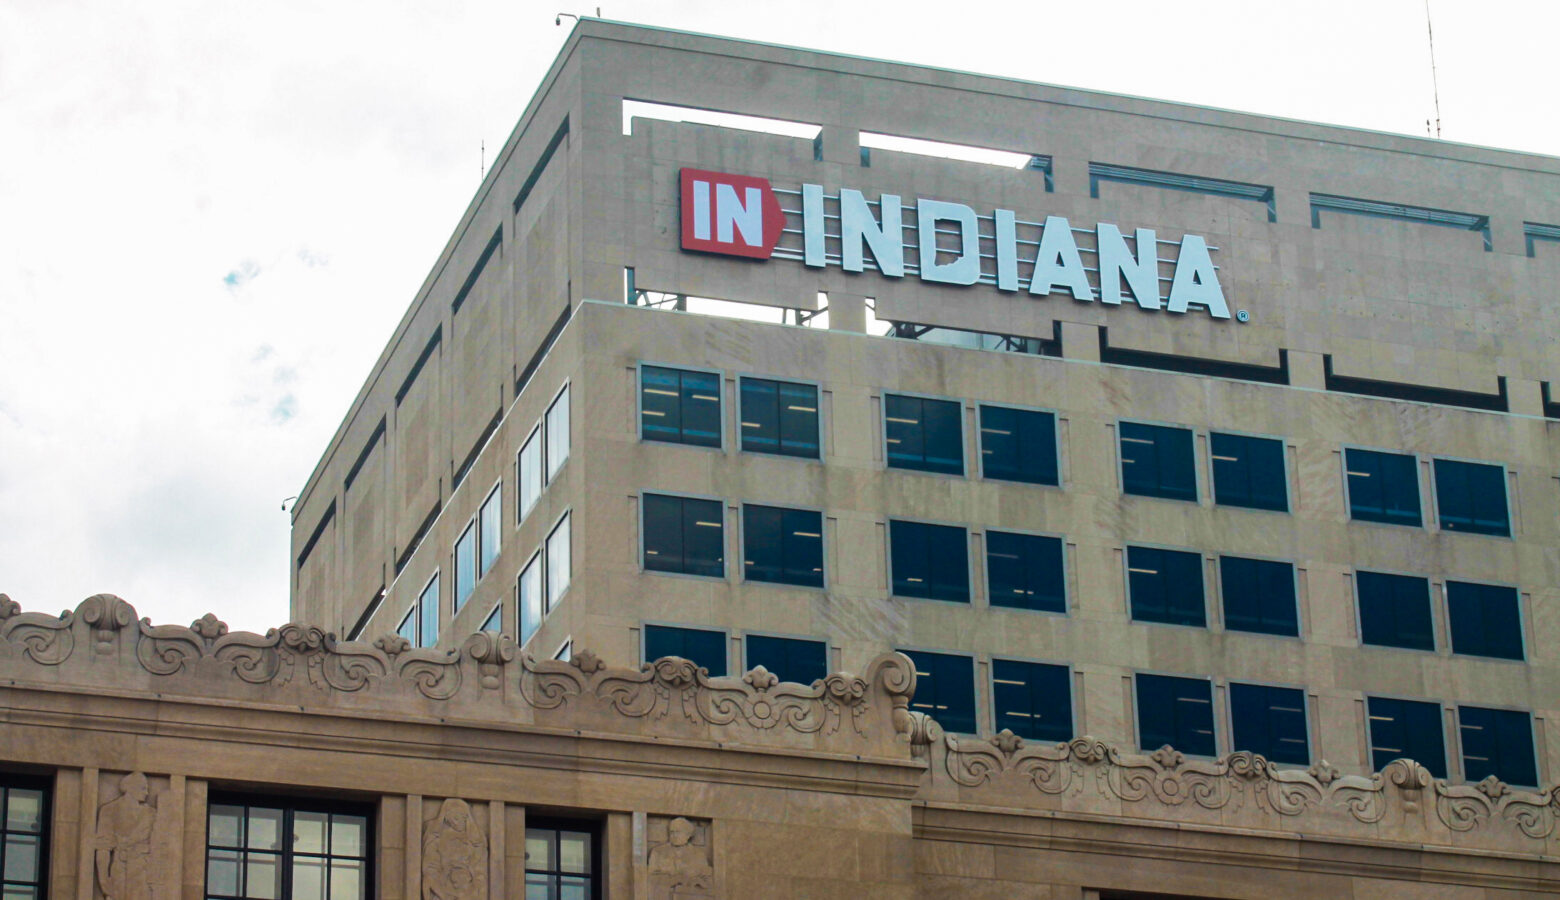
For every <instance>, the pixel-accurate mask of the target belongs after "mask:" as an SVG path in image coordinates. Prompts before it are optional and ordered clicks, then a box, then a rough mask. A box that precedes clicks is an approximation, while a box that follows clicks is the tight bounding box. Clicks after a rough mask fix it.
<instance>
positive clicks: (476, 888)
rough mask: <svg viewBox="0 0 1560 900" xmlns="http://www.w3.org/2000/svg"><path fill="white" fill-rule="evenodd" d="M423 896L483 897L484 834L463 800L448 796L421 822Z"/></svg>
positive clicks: (434, 899) (433, 899)
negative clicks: (431, 816) (429, 818)
mask: <svg viewBox="0 0 1560 900" xmlns="http://www.w3.org/2000/svg"><path fill="white" fill-rule="evenodd" d="M422 895H423V900H487V895H488V850H487V837H486V836H485V835H484V834H483V833H482V828H481V826H479V825H478V824H477V820H476V819H475V818H473V817H472V815H471V806H470V805H469V804H467V803H466V801H464V800H460V799H456V798H453V797H452V798H450V799H448V800H445V801H444V802H443V803H442V804H440V806H439V815H438V816H437V817H435V818H434V819H433V820H432V821H430V822H428V823H427V824H426V825H424V826H423V864H422Z"/></svg>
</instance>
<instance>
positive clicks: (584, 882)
mask: <svg viewBox="0 0 1560 900" xmlns="http://www.w3.org/2000/svg"><path fill="white" fill-rule="evenodd" d="M558 900H590V879H589V878H567V877H565V878H561V879H559V883H558Z"/></svg>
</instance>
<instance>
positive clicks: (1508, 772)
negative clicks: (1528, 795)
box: [1457, 706, 1538, 787]
mask: <svg viewBox="0 0 1560 900" xmlns="http://www.w3.org/2000/svg"><path fill="white" fill-rule="evenodd" d="M1457 730H1458V732H1459V733H1460V735H1461V737H1462V757H1463V777H1464V778H1466V779H1467V780H1468V781H1470V782H1478V781H1483V780H1484V779H1485V778H1487V777H1488V776H1490V775H1494V776H1495V777H1496V778H1499V779H1500V780H1501V781H1504V782H1506V783H1507V784H1517V785H1525V786H1527V787H1537V786H1538V760H1537V758H1536V757H1535V756H1534V755H1533V717H1532V716H1531V715H1529V714H1528V713H1525V712H1522V711H1520V710H1514V709H1484V708H1481V707H1478V706H1459V707H1458V708H1457Z"/></svg>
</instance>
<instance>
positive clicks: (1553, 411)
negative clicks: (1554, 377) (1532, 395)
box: [1539, 381, 1560, 419]
mask: <svg viewBox="0 0 1560 900" xmlns="http://www.w3.org/2000/svg"><path fill="white" fill-rule="evenodd" d="M1539 390H1540V391H1541V392H1542V393H1543V395H1544V415H1545V416H1546V417H1548V418H1551V419H1560V402H1557V401H1556V400H1555V398H1554V395H1553V393H1552V392H1553V390H1554V389H1553V388H1552V387H1550V382H1547V381H1543V382H1540V383H1539Z"/></svg>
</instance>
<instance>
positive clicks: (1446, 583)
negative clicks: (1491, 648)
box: [1430, 575, 1533, 709]
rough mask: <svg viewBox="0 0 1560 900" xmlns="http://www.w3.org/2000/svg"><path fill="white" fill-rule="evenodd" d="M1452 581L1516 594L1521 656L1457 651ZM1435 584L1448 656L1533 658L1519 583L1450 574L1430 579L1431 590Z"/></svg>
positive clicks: (1502, 660) (1523, 660) (1488, 659)
mask: <svg viewBox="0 0 1560 900" xmlns="http://www.w3.org/2000/svg"><path fill="white" fill-rule="evenodd" d="M1454 581H1455V582H1457V583H1459V584H1467V585H1472V586H1474V587H1481V588H1487V587H1492V588H1508V589H1510V590H1511V591H1512V593H1514V594H1516V604H1517V638H1518V639H1519V640H1520V641H1521V642H1522V656H1521V657H1520V658H1517V659H1512V658H1511V657H1509V656H1484V655H1482V654H1477V653H1459V652H1458V651H1457V642H1456V640H1455V635H1453V633H1452V591H1451V584H1452V582H1454ZM1437 584H1439V585H1440V602H1441V609H1442V611H1443V612H1444V613H1445V616H1446V652H1447V654H1448V655H1449V656H1451V657H1452V658H1454V659H1478V660H1483V661H1485V662H1493V663H1516V664H1519V665H1527V664H1528V663H1530V662H1531V661H1532V659H1533V657H1532V652H1533V648H1532V647H1531V646H1530V642H1529V641H1528V614H1527V610H1526V608H1525V607H1526V604H1525V603H1524V602H1523V599H1522V586H1521V585H1518V584H1512V583H1511V582H1507V581H1472V580H1469V579H1467V578H1454V577H1452V576H1450V575H1447V576H1444V577H1443V578H1441V580H1440V581H1439V582H1434V581H1432V582H1431V584H1430V587H1431V590H1432V591H1434V590H1435V587H1436V585H1437ZM1432 602H1434V601H1433V600H1432ZM1431 621H1432V622H1434V619H1433V618H1432V620H1431ZM1488 708H1489V709H1494V708H1495V707H1493V706H1492V707H1488Z"/></svg>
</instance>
